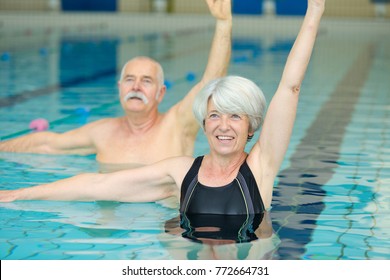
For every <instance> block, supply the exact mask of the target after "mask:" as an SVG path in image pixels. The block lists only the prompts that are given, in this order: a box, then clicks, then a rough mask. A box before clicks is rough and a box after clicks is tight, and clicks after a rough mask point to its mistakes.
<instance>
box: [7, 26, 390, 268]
mask: <svg viewBox="0 0 390 280" xmlns="http://www.w3.org/2000/svg"><path fill="white" fill-rule="evenodd" d="M294 24H296V22H295V21H292V25H294ZM367 24H372V32H371V33H370V34H365V35H366V36H364V34H363V35H362V34H360V33H359V32H357V31H358V30H360V25H359V24H357V23H356V22H348V21H345V22H344V25H343V26H342V27H341V28H345V30H346V31H348V32H344V31H343V32H341V31H339V32H336V31H335V29H334V28H332V25H331V24H330V22H328V23H327V22H325V24H324V26H323V27H322V29H321V32H320V35H319V37H318V41H317V46H316V49H315V52H314V54H313V57H312V60H311V63H310V66H309V69H308V73H307V75H306V77H305V81H304V85H303V87H302V94H301V100H300V105H299V110H298V111H299V112H298V116H297V120H296V125H295V129H294V133H293V136H292V139H291V144H290V146H289V150H288V152H287V155H286V159H285V161H284V162H283V165H282V168H281V171H280V173H279V176H278V178H277V181H276V182H275V193H274V198H273V203H272V205H273V207H272V210H271V213H270V215H271V220H272V227H273V231H274V234H273V235H272V236H268V237H264V238H260V239H259V240H257V241H252V242H249V243H243V244H225V245H217V246H214V247H213V248H210V247H209V246H208V245H205V244H201V243H195V242H192V241H190V240H187V239H184V238H183V237H181V236H180V234H177V233H173V232H172V231H170V232H166V227H167V224H169V222H168V221H171V220H173V219H175V218H177V217H178V211H177V208H175V207H173V208H172V205H171V204H170V203H168V202H165V203H162V204H158V203H114V202H105V203H100V202H96V203H78V202H37V201H25V202H14V203H8V204H5V203H3V204H0V216H1V220H0V223H1V225H0V228H1V231H0V259H3V260H4V259H10V260H14V259H17V260H21V259H56V260H58V259H77V260H80V259H92V260H94V259H143V260H145V259H208V258H212V256H211V255H210V250H211V249H212V250H213V252H214V256H217V257H218V258H222V259H360V260H361V259H390V236H389V234H390V222H389V220H388V216H389V214H390V191H389V188H388V187H389V185H390V165H389V162H390V148H389V147H390V145H389V140H388V139H389V135H390V128H389V122H388V119H389V112H390V92H389V88H390V81H389V79H388V73H390V39H389V37H388V36H387V37H386V36H382V35H383V34H381V33H380V32H378V34H376V33H375V30H377V25H376V24H378V23H369V22H368V23H367ZM379 24H380V25H381V26H383V25H385V26H388V25H389V23H388V22H382V23H379ZM238 26H239V22H238ZM273 28H275V27H273ZM339 28H340V27H339ZM365 28H368V29H370V28H369V27H367V26H366V27H365ZM279 29H280V30H279V32H275V33H274V34H270V33H264V32H263V31H259V32H257V31H256V30H255V29H253V32H249V35H248V32H240V31H237V32H236V33H235V34H234V42H233V54H232V61H231V67H230V70H229V71H230V73H231V74H239V75H242V76H245V77H247V78H250V79H253V80H254V81H255V82H256V83H258V84H259V85H260V86H261V88H262V89H263V91H264V92H265V95H266V97H267V100H269V99H270V98H271V96H272V94H273V92H274V91H275V89H276V86H277V83H278V80H279V78H280V75H281V73H282V70H283V66H284V62H285V60H286V58H287V55H288V51H289V49H290V48H291V45H292V43H293V39H294V36H295V33H294V32H290V31H285V30H284V25H283V24H281V25H280V26H279ZM239 30H240V29H239ZM388 30H389V29H388ZM182 31H183V30H182ZM211 31H212V29H199V30H197V31H196V32H194V31H192V32H186V30H185V29H184V31H183V32H178V33H175V32H171V33H169V31H168V33H164V34H162V33H154V34H151V33H145V34H143V35H142V34H141V35H139V36H133V35H132V33H131V29H129V31H128V34H123V30H121V36H114V35H112V33H109V34H104V32H102V33H101V34H98V35H94V36H84V34H77V33H75V34H72V35H71V36H70V35H69V34H68V33H64V32H60V31H58V32H57V33H54V34H55V36H53V34H51V35H48V37H42V38H41V37H39V38H35V39H33V38H31V40H34V42H33V44H22V45H21V46H18V47H13V48H12V47H10V48H8V49H7V48H5V47H4V46H2V49H1V51H0V55H1V60H0V116H1V118H0V137H1V138H2V139H8V138H12V137H15V136H19V135H24V134H26V133H30V131H29V130H28V124H29V122H30V121H31V120H33V119H35V118H39V117H41V118H46V119H47V120H48V121H49V122H50V130H52V131H57V132H62V131H66V130H69V129H73V128H76V127H79V126H81V125H83V124H85V123H87V122H91V121H94V120H97V119H100V118H103V117H112V116H120V115H121V114H122V111H121V108H120V106H119V102H118V99H117V88H116V81H117V78H118V75H119V70H120V69H121V66H122V63H123V62H125V61H123V53H122V52H121V51H120V50H121V49H132V51H133V52H134V53H137V54H138V55H149V56H153V57H155V58H156V59H158V60H159V61H161V63H162V64H163V67H164V69H165V73H166V79H167V84H168V85H169V91H168V94H167V95H166V97H165V100H164V102H163V104H161V108H160V109H161V111H165V110H167V108H169V107H170V106H171V105H172V104H174V103H175V102H177V101H178V100H180V99H181V98H182V97H183V96H184V94H185V93H186V92H187V91H188V90H189V89H190V88H191V86H192V85H193V84H194V81H192V80H191V79H189V78H188V77H189V75H190V76H192V75H195V78H196V79H198V78H199V76H200V75H201V73H202V71H203V68H204V65H205V62H206V60H207V54H208V50H209V42H210V39H211V36H212V32H211ZM241 33H242V34H241ZM15 36H22V37H23V35H21V34H19V35H15ZM6 39H8V40H11V39H14V37H9V38H8V37H7V38H6ZM21 40H26V41H28V38H27V39H26V38H21ZM183 42H186V44H183ZM11 45H12V44H11ZM128 58H130V57H127V59H128ZM250 145H251V143H249V144H248V147H247V148H248V149H250ZM206 152H207V143H206V141H205V138H204V137H203V135H202V133H201V132H200V133H199V136H198V138H197V141H196V149H195V155H200V154H203V153H206ZM97 168H98V166H97V164H96V162H95V159H94V156H87V157H83V156H45V155H30V154H11V153H0V174H1V176H0V188H1V189H16V188H20V187H27V186H32V185H35V184H39V183H44V182H50V181H54V180H58V179H62V178H66V177H69V176H72V175H75V174H79V173H81V172H93V171H96V170H97Z"/></svg>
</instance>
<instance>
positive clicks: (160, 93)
mask: <svg viewBox="0 0 390 280" xmlns="http://www.w3.org/2000/svg"><path fill="white" fill-rule="evenodd" d="M166 92H167V87H166V86H165V85H162V86H161V88H160V90H159V91H158V94H157V97H156V98H157V101H158V103H160V102H161V101H162V100H163V98H164V96H165V93H166Z"/></svg>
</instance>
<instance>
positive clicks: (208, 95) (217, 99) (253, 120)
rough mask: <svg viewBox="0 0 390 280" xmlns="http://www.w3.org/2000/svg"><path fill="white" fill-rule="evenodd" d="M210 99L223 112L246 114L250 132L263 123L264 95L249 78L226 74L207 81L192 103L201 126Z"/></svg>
mask: <svg viewBox="0 0 390 280" xmlns="http://www.w3.org/2000/svg"><path fill="white" fill-rule="evenodd" d="M210 99H211V100H213V103H214V105H215V108H216V109H217V110H218V111H219V112H221V113H223V114H239V115H246V116H248V118H249V123H250V129H251V130H252V132H255V131H256V130H258V129H259V128H260V126H261V125H262V124H263V121H264V114H265V109H266V101H265V97H264V94H263V92H262V91H261V89H260V88H259V87H258V86H257V85H256V84H255V83H254V82H252V81H251V80H248V79H246V78H243V77H239V76H226V77H222V78H219V79H216V80H213V81H211V82H209V83H208V84H207V85H206V86H205V87H204V88H203V89H202V90H201V91H200V92H199V93H198V94H197V95H196V97H195V100H194V105H193V112H194V115H195V118H196V120H197V121H198V123H199V124H200V126H202V127H204V120H205V118H206V116H207V105H208V101H209V100H210Z"/></svg>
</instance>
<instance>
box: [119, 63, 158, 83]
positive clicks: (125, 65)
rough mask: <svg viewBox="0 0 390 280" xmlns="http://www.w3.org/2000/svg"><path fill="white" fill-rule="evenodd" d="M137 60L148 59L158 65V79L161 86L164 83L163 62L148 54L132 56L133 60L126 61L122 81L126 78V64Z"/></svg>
mask: <svg viewBox="0 0 390 280" xmlns="http://www.w3.org/2000/svg"><path fill="white" fill-rule="evenodd" d="M135 60H147V61H151V62H153V63H154V64H155V65H156V67H157V81H158V83H159V84H160V86H161V85H163V84H164V70H163V68H162V66H161V64H160V63H158V62H157V61H156V60H154V59H153V58H150V57H147V56H136V57H134V58H132V59H131V60H129V61H128V62H126V64H125V65H124V66H123V67H122V71H121V76H120V81H122V80H123V78H124V75H125V69H126V66H127V65H128V64H129V63H131V62H133V61H135Z"/></svg>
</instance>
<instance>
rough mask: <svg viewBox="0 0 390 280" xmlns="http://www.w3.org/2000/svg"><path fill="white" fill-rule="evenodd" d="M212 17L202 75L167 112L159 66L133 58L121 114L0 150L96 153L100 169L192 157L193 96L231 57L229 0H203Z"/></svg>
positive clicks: (123, 84) (125, 74) (122, 83)
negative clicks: (161, 109) (212, 29)
mask: <svg viewBox="0 0 390 280" xmlns="http://www.w3.org/2000/svg"><path fill="white" fill-rule="evenodd" d="M206 2H207V4H208V7H209V10H210V13H211V14H212V15H213V16H214V18H215V19H216V30H215V34H214V38H213V42H212V46H211V50H210V53H209V60H208V64H207V66H206V69H205V72H204V74H203V77H202V79H201V80H200V82H199V83H197V84H196V85H195V86H194V87H193V88H192V89H191V90H190V91H189V93H188V94H187V95H186V96H185V97H184V98H183V99H182V100H181V101H180V102H178V103H177V104H176V105H174V106H173V107H172V108H170V109H169V110H168V111H167V112H166V113H160V112H159V111H158V105H159V103H160V102H161V101H162V99H163V97H164V94H165V91H166V86H165V85H164V74H163V70H162V67H161V65H160V64H159V63H158V62H157V61H155V60H153V59H151V58H148V57H136V58H134V59H132V60H130V61H128V62H127V63H126V64H125V66H124V67H123V69H122V73H121V77H120V80H119V81H118V87H119V97H120V102H121V105H122V107H123V110H124V112H125V114H124V116H122V117H119V118H106V119H101V120H98V121H95V122H92V123H89V124H87V125H84V126H82V127H80V128H77V129H74V130H71V131H68V132H65V133H53V132H48V131H45V132H36V133H32V134H29V135H26V136H22V137H19V138H15V139H11V140H8V141H4V142H1V143H0V151H6V152H26V153H41V154H78V155H87V154H96V159H97V161H98V162H99V164H100V165H101V167H100V169H101V170H102V171H110V170H115V169H122V168H129V167H135V166H139V165H145V164H150V163H153V162H156V161H160V160H162V159H165V158H168V157H173V156H183V155H186V156H191V155H192V153H193V148H194V142H195V138H196V135H197V132H198V129H199V126H198V124H197V122H196V120H195V118H194V116H193V114H192V110H191V108H192V103H193V100H194V97H195V95H196V94H197V93H198V92H199V91H200V89H201V88H202V87H203V86H204V85H205V84H206V83H207V82H209V81H210V80H213V79H215V78H218V77H221V76H224V75H225V74H226V73H227V68H228V65H229V61H230V55H231V32H232V14H231V0H206Z"/></svg>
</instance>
